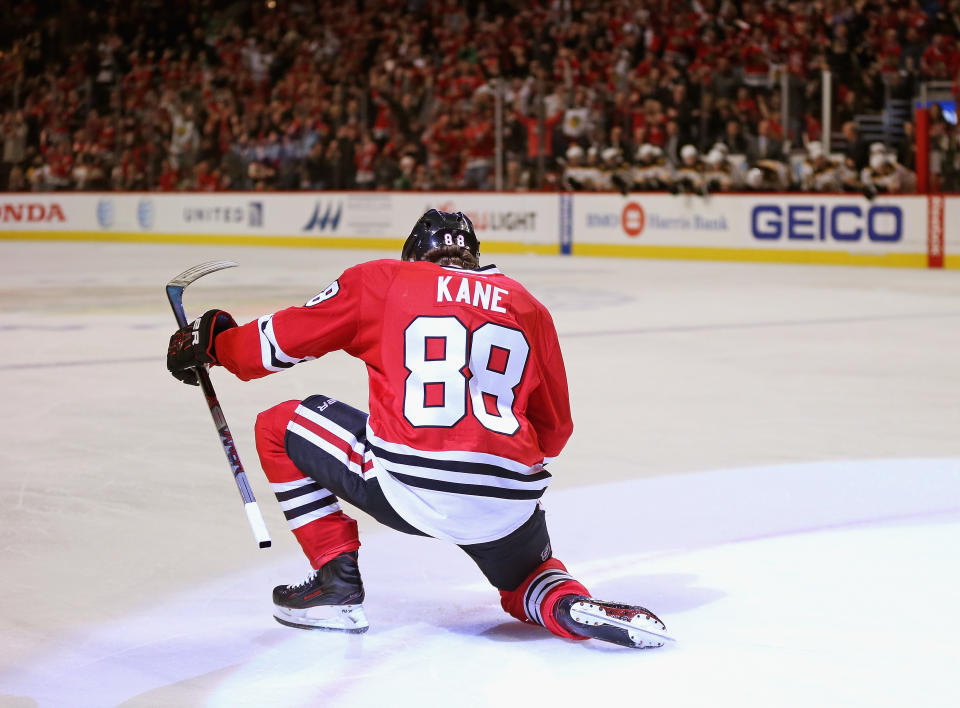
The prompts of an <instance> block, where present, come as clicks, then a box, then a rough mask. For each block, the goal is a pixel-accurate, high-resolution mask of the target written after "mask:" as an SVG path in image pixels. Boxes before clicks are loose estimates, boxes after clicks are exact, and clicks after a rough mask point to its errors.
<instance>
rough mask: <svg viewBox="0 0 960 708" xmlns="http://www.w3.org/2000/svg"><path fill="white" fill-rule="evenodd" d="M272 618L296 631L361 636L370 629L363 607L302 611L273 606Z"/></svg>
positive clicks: (352, 606) (319, 608)
mask: <svg viewBox="0 0 960 708" xmlns="http://www.w3.org/2000/svg"><path fill="white" fill-rule="evenodd" d="M273 618H274V619H275V620H276V621H277V622H279V623H280V624H283V625H286V626H287V627H296V628H297V629H319V630H321V631H325V632H346V633H348V634H362V633H364V632H366V631H367V630H368V629H370V623H369V622H367V615H366V614H365V613H364V611H363V605H321V606H320V607H308V608H306V609H302V610H301V609H296V608H292V607H281V606H279V605H274V606H273Z"/></svg>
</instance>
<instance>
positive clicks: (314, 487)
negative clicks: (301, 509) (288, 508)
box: [274, 482, 323, 502]
mask: <svg viewBox="0 0 960 708" xmlns="http://www.w3.org/2000/svg"><path fill="white" fill-rule="evenodd" d="M321 489H323V487H321V486H320V485H319V484H318V483H317V482H311V483H310V484H305V485H303V486H302V487H297V488H296V489H290V490H288V491H286V492H274V496H276V497H277V501H281V502H285V501H290V500H291V499H296V498H297V497H302V496H303V495H304V494H310V492H318V491H320V490H321Z"/></svg>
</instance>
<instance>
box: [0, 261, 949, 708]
mask: <svg viewBox="0 0 960 708" xmlns="http://www.w3.org/2000/svg"><path fill="white" fill-rule="evenodd" d="M224 257H230V258H234V259H236V260H238V261H240V262H241V265H242V266H243V267H241V268H238V269H234V270H233V271H229V272H226V271H225V272H223V273H218V274H215V275H212V276H210V281H209V282H207V283H204V282H201V283H198V284H197V285H196V286H191V288H192V290H191V291H190V292H189V293H188V296H187V305H188V311H192V312H197V311H198V310H200V309H203V308H205V307H207V306H214V305H216V306H222V307H226V308H228V309H230V310H231V311H233V312H235V313H236V314H237V315H238V318H239V319H242V320H246V319H250V318H252V317H254V316H255V315H258V314H262V313H264V312H268V311H271V310H273V309H275V308H278V307H281V306H283V305H285V304H291V303H296V302H298V301H304V300H306V299H307V298H309V297H310V296H311V295H313V294H314V293H315V292H317V291H319V290H320V289H322V288H323V287H324V286H325V285H326V284H327V282H328V281H329V280H331V279H332V278H334V277H336V275H337V274H338V273H339V272H340V271H341V270H342V269H343V268H344V267H347V266H348V265H350V264H351V263H353V262H356V261H359V260H362V259H367V258H370V257H371V254H370V253H364V252H356V253H346V252H345V253H332V252H321V253H319V254H318V253H315V252H298V251H284V250H276V251H274V250H256V249H236V248H232V249H217V248H212V247H211V248H188V247H142V246H103V245H92V244H16V243H0V278H2V279H0V337H2V340H0V341H2V342H3V345H4V346H3V347H2V348H0V392H2V395H0V425H2V428H0V429H2V430H3V433H2V436H3V437H2V438H0V440H2V445H0V568H2V572H0V591H2V597H3V598H4V602H3V603H2V606H0V706H4V707H6V706H8V705H9V706H31V705H42V706H109V705H118V704H124V705H132V706H184V705H210V706H237V705H251V706H261V705H264V706H265V705H282V706H286V705H291V706H299V705H302V706H315V705H324V706H386V705H390V706H447V705H450V706H453V705H466V706H472V705H478V706H479V705H491V706H498V708H500V707H502V706H508V705H528V704H529V703H530V702H536V703H537V704H542V705H575V704H583V703H588V704H593V705H641V704H645V703H650V704H654V705H669V706H694V705H696V706H699V705H736V706H814V705H816V706H835V705H836V706H894V705H896V706H904V705H913V706H955V705H958V704H960V689H958V685H960V684H958V681H957V678H956V677H957V667H958V665H960V651H958V649H957V648H956V638H957V637H958V636H960V611H958V609H957V606H958V602H957V600H958V591H957V588H958V586H960V569H958V566H957V562H956V556H957V548H958V547H960V441H958V436H957V431H958V430H960V413H958V406H957V393H958V391H960V388H958V383H960V382H958V373H957V367H956V362H957V355H958V353H960V332H958V331H957V327H956V325H957V321H958V319H960V300H958V295H960V280H958V279H957V277H956V275H955V274H952V273H928V272H922V271H886V270H882V271H881V270H867V269H848V268H812V267H776V266H742V265H733V264H695V263H689V264H687V263H651V262H634V261H628V262H617V261H604V260H589V259H552V258H526V257H512V258H497V259H496V261H497V263H498V265H500V266H501V268H503V269H504V270H505V271H506V272H508V273H511V274H514V275H515V276H516V277H518V278H519V279H521V280H522V281H523V282H525V283H526V284H528V287H530V289H531V290H532V291H533V292H534V293H535V294H537V295H538V296H540V297H541V298H542V299H543V300H544V301H546V302H547V304H548V305H549V306H550V307H551V310H552V311H553V313H554V316H555V319H556V321H557V326H558V329H559V331H560V334H561V343H562V345H563V347H564V353H565V357H566V360H567V368H568V374H569V377H570V380H571V394H572V399H573V404H574V417H575V422H576V424H577V431H576V433H575V435H574V439H573V440H572V441H571V444H570V446H569V449H568V450H567V451H566V452H565V453H564V455H563V456H561V458H560V459H559V460H558V461H557V463H556V464H555V465H554V466H553V472H554V475H555V480H556V481H555V483H554V487H553V489H551V491H550V492H548V494H547V497H546V500H545V501H546V505H547V509H548V519H549V524H550V528H551V534H552V537H553V541H554V548H555V550H556V552H557V555H558V556H559V557H560V558H562V559H563V560H564V561H565V562H566V564H567V566H568V567H569V569H570V570H571V572H573V573H574V574H575V575H576V576H577V577H578V578H580V579H582V580H583V581H584V583H585V584H586V585H587V586H588V587H589V588H590V589H591V590H592V591H593V592H594V594H595V595H597V596H598V597H602V598H606V599H613V600H621V601H630V602H639V603H642V604H646V605H647V606H649V607H650V608H651V609H653V610H654V611H655V612H657V613H658V614H659V615H660V616H661V617H662V618H663V620H664V621H665V622H666V624H667V626H668V628H669V630H670V631H671V632H672V633H673V634H674V635H675V636H676V638H677V640H678V641H677V643H676V644H675V645H673V646H669V647H666V648H664V649H659V650H653V651H643V652H636V651H630V650H623V649H620V648H617V647H610V646H606V645H602V644H599V643H595V642H589V643H574V642H568V641H563V640H559V639H556V638H553V637H550V636H549V635H547V634H546V633H545V632H544V631H543V630H540V629H538V628H536V627H528V626H524V625H521V624H519V623H517V622H515V621H512V620H510V619H509V618H508V617H507V616H506V615H504V614H503V613H502V612H501V611H500V609H499V607H498V604H497V597H496V594H495V593H494V592H493V591H492V590H491V589H490V588H488V587H487V586H486V585H485V583H483V582H482V578H481V577H480V576H479V574H478V573H477V571H476V570H475V569H474V568H473V567H472V565H471V564H470V562H469V560H468V559H467V558H466V557H465V556H463V555H462V554H461V553H460V552H459V551H458V549H456V548H452V547H449V546H447V545H445V544H442V543H440V542H437V541H431V540H426V539H419V538H410V537H405V536H402V535H400V534H395V533H393V532H390V531H386V530H381V529H378V528H377V527H376V526H375V525H374V524H372V522H370V521H369V519H367V518H366V517H364V516H363V515H360V521H361V533H362V538H363V541H364V547H363V549H362V551H361V562H362V568H363V573H364V579H365V583H366V586H367V594H368V599H367V602H366V603H365V605H366V609H367V615H368V617H369V619H370V622H371V629H370V632H369V633H367V634H365V635H359V636H340V635H333V634H328V633H321V632H303V631H297V630H293V629H288V628H285V627H282V626H280V625H278V624H276V623H275V622H274V621H273V620H272V618H271V617H270V602H269V591H270V588H271V587H272V586H273V585H274V584H276V583H278V582H289V581H293V580H299V579H301V578H302V576H303V575H304V572H305V565H304V562H303V560H302V558H301V556H300V555H299V552H298V551H297V548H296V546H295V544H294V543H293V542H292V540H291V535H290V534H289V533H288V532H287V531H286V530H285V528H284V523H283V519H282V516H281V515H280V514H279V512H278V511H277V509H276V504H275V503H274V502H273V500H272V498H271V496H270V493H269V487H268V486H267V485H266V484H265V482H264V480H263V478H262V474H261V473H260V472H259V468H258V466H257V463H256V457H255V454H254V450H253V445H252V440H251V436H250V430H249V428H250V426H251V423H252V420H253V416H254V415H255V413H256V412H257V411H258V410H261V409H263V408H265V407H267V406H269V405H271V404H272V403H275V402H277V401H279V400H283V399H285V398H300V397H303V396H305V395H308V394H309V393H313V392H318V393H319V392H322V393H329V394H331V395H336V396H338V397H340V398H343V399H345V400H350V401H353V402H356V403H357V404H358V405H363V399H364V398H365V385H364V380H363V370H362V367H359V366H357V365H356V362H353V361H350V360H349V359H347V358H346V357H341V356H333V357H328V358H326V359H325V360H324V361H321V362H314V363H309V364H305V365H302V366H300V367H297V368H296V369H294V370H293V371H291V372H287V373H284V374H282V375H281V376H277V377H270V378H269V379H267V380H264V381H260V382H252V383H249V384H243V383H241V382H237V381H234V380H232V379H230V378H229V377H228V376H226V375H224V374H223V373H222V372H215V384H216V385H217V388H218V392H219V393H220V397H221V402H222V403H223V406H224V411H225V413H226V416H227V419H228V421H230V423H231V426H232V428H233V431H234V434H235V436H236V438H237V441H238V445H239V448H240V452H241V455H242V456H243V458H244V461H245V463H246V465H247V468H248V473H249V476H250V478H251V482H252V484H253V486H254V489H255V491H256V492H257V494H258V497H259V499H260V502H261V505H262V506H263V508H264V514H265V516H266V520H267V523H268V525H269V526H270V529H271V532H272V534H273V537H274V540H275V542H276V545H275V547H274V548H273V549H271V550H269V551H258V550H256V548H255V544H254V541H253V539H252V536H251V535H250V532H249V529H248V528H247V523H246V519H245V518H244V515H243V512H242V505H241V504H240V501H239V497H238V496H237V494H236V492H235V490H234V489H233V488H232V484H233V483H232V481H231V480H230V478H229V472H228V470H227V468H226V464H225V463H224V461H223V459H222V455H221V453H220V451H219V447H218V445H217V442H216V439H215V436H214V433H213V430H212V426H211V425H210V423H209V422H208V416H207V413H206V411H205V410H204V407H203V404H202V401H200V400H199V398H200V397H199V394H198V393H197V392H196V391H194V390H192V389H187V388H186V387H182V386H179V385H176V383H175V382H173V381H172V380H171V379H169V378H168V376H167V374H166V372H165V371H164V370H163V358H162V352H163V350H164V346H165V342H166V338H167V336H168V334H169V330H170V329H171V322H172V316H171V315H170V313H169V312H168V311H167V310H166V309H165V308H166V303H165V301H164V298H163V294H162V285H163V284H164V283H165V282H166V280H167V279H169V278H170V277H171V276H173V275H174V274H176V273H178V272H179V271H180V270H183V269H184V268H186V267H187V266H189V265H193V264H194V263H198V262H200V261H202V260H205V259H207V258H224Z"/></svg>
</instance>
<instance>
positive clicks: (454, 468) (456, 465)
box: [370, 443, 553, 483]
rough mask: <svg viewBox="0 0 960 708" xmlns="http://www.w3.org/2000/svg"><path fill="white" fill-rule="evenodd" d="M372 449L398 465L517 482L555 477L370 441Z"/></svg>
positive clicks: (548, 474) (543, 473) (543, 472)
mask: <svg viewBox="0 0 960 708" xmlns="http://www.w3.org/2000/svg"><path fill="white" fill-rule="evenodd" d="M370 449H371V450H373V454H374V455H376V456H377V458H378V459H380V460H386V461H388V462H395V463H396V464H398V465H409V466H411V467H423V468H425V469H431V470H440V471H442V472H462V473H464V474H476V475H487V476H489V477H499V478H501V479H510V480H513V481H515V482H528V483H529V482H540V481H543V480H545V479H550V478H551V477H553V475H551V474H550V473H549V472H547V471H546V470H540V471H539V472H534V473H533V474H524V473H523V472H514V471H513V470H508V469H505V468H503V467H500V466H498V465H490V464H486V463H483V462H465V461H462V460H435V459H432V458H429V457H420V456H419V455H405V454H403V453H399V452H391V451H390V450H385V449H383V448H382V447H378V446H377V445H374V444H372V443H370Z"/></svg>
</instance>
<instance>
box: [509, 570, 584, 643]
mask: <svg viewBox="0 0 960 708" xmlns="http://www.w3.org/2000/svg"><path fill="white" fill-rule="evenodd" d="M589 594H590V592H589V591H588V590H587V589H586V588H585V587H584V586H583V585H581V584H580V583H579V582H577V581H576V580H574V578H573V576H571V575H570V574H569V573H568V572H567V569H566V567H564V565H563V563H561V562H560V561H559V560H557V559H556V558H550V559H549V560H547V561H544V562H543V563H541V564H540V565H539V566H537V568H535V569H534V571H533V572H532V573H530V575H528V576H527V579H526V580H524V581H523V582H522V583H521V584H520V586H519V587H518V588H517V589H515V590H510V591H507V590H501V591H500V604H501V605H502V606H503V609H504V610H505V611H506V612H507V613H508V614H510V615H511V616H513V617H516V618H517V619H518V620H520V621H521V622H527V623H530V624H539V625H541V626H542V627H545V628H546V629H548V630H549V631H550V632H552V633H553V634H556V635H557V636H560V637H567V638H568V639H584V637H580V636H578V635H575V634H572V633H571V632H569V631H567V630H566V629H564V628H563V627H562V626H561V625H560V624H559V623H558V622H557V620H556V619H554V616H553V608H554V606H555V605H556V603H557V601H558V600H559V599H560V598H561V597H563V596H564V595H589Z"/></svg>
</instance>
